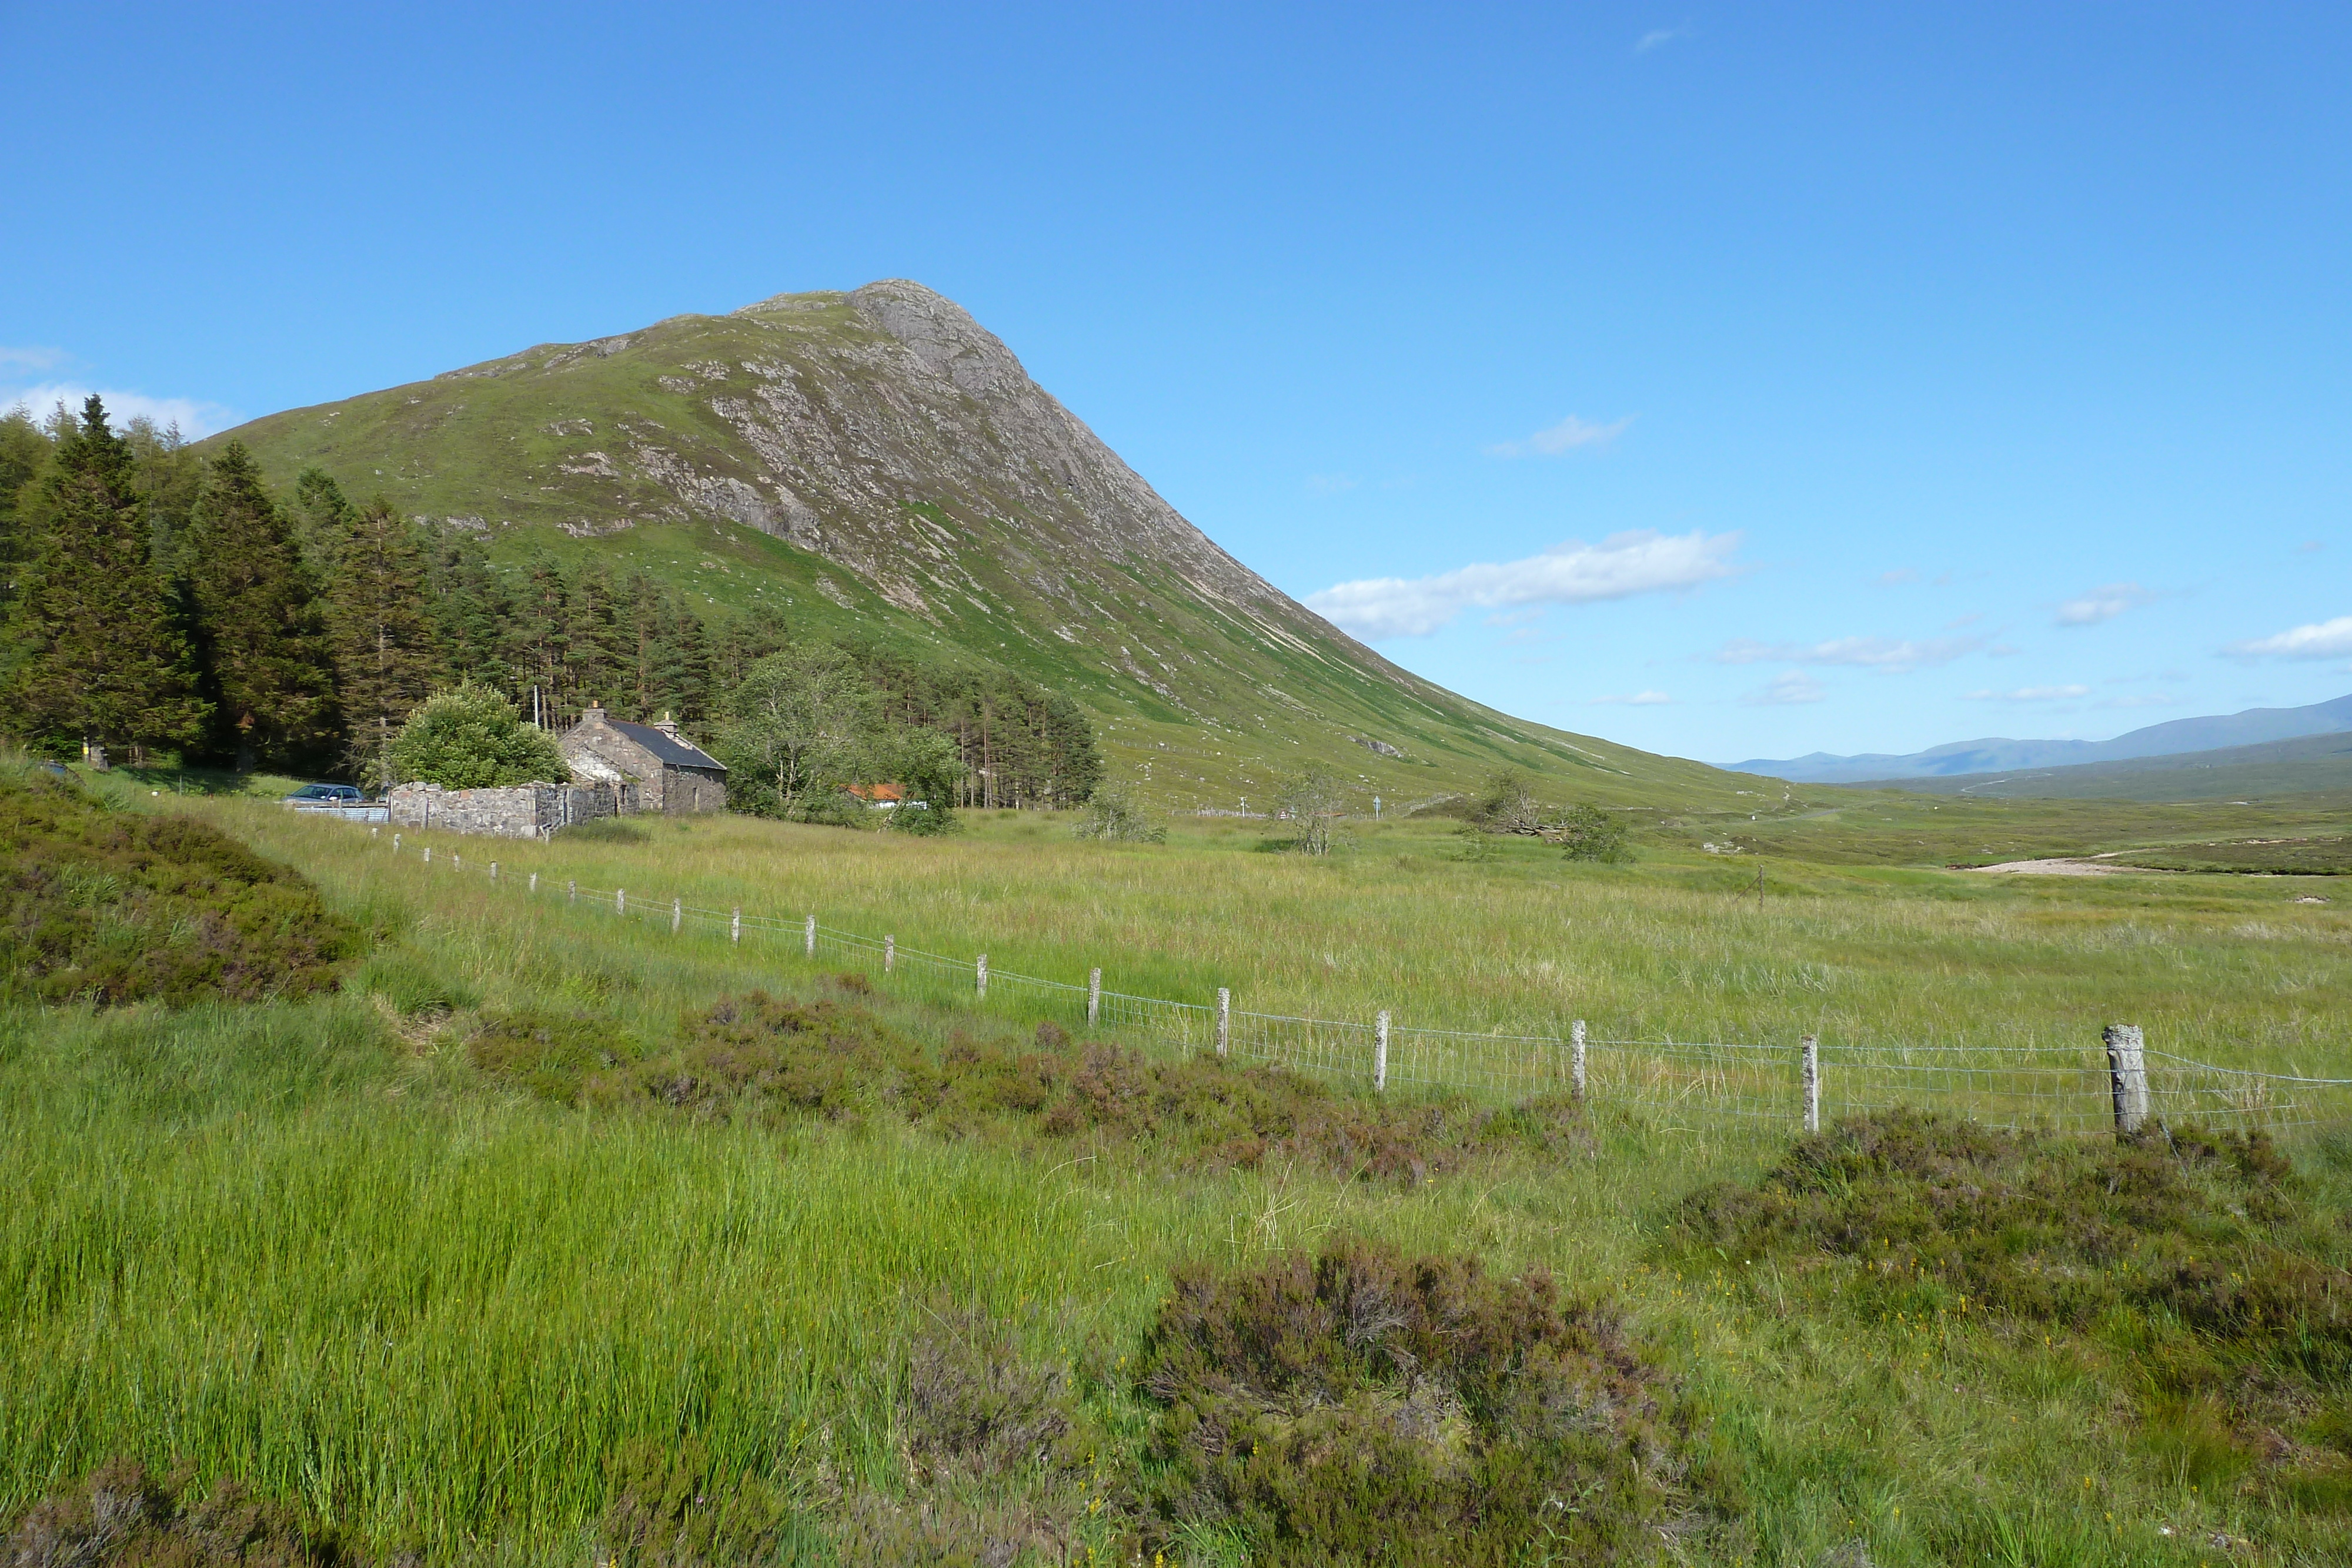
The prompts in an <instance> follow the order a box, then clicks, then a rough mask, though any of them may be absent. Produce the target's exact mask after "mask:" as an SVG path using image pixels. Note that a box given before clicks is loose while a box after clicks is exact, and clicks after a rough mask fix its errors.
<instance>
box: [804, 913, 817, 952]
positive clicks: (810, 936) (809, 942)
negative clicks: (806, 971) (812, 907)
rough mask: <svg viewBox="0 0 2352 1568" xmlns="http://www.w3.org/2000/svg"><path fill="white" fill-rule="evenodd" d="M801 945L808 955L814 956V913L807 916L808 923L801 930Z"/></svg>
mask: <svg viewBox="0 0 2352 1568" xmlns="http://www.w3.org/2000/svg"><path fill="white" fill-rule="evenodd" d="M802 946H803V949H804V950H805V951H806V952H807V954H808V956H810V957H812V958H814V957H815V956H816V916H815V915H810V916H809V917H808V925H807V926H806V927H804V928H803V933H802Z"/></svg>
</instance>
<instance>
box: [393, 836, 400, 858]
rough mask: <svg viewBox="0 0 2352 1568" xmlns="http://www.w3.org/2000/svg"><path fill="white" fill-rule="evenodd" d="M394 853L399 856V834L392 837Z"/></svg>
mask: <svg viewBox="0 0 2352 1568" xmlns="http://www.w3.org/2000/svg"><path fill="white" fill-rule="evenodd" d="M392 852H393V853H394V854H398V853H399V852H400V835H399V834H398V833H394V834H393V835H392Z"/></svg>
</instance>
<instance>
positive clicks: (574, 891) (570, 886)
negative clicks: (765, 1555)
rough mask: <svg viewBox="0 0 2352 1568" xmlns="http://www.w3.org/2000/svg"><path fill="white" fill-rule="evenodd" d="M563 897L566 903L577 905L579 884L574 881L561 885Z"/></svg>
mask: <svg viewBox="0 0 2352 1568" xmlns="http://www.w3.org/2000/svg"><path fill="white" fill-rule="evenodd" d="M563 897H564V900H565V902H567V903H571V904H577V903H579V902H580V883H579V882H578V881H577V880H576V879H575V880H573V881H571V882H567V883H564V884H563Z"/></svg>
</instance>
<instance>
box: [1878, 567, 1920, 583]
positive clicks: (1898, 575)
mask: <svg viewBox="0 0 2352 1568" xmlns="http://www.w3.org/2000/svg"><path fill="white" fill-rule="evenodd" d="M1918 580H1919V574H1918V573H1917V572H1916V571H1914V570H1911V568H1909V567H1907V566H1898V567H1896V568H1895V570H1893V571H1882V572H1880V573H1879V574H1878V586H1879V587H1881V588H1895V587H1899V586H1901V585H1902V584H1904V583H1906V582H1916V581H1918Z"/></svg>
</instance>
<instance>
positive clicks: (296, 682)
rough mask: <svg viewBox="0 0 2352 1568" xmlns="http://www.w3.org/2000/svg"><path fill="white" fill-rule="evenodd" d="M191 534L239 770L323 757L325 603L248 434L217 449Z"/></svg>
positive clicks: (223, 719)
mask: <svg viewBox="0 0 2352 1568" xmlns="http://www.w3.org/2000/svg"><path fill="white" fill-rule="evenodd" d="M189 542H190V551H189V554H190V559H189V570H188V580H189V585H190V588H191V590H192V591H193V597H194V602H195V609H196V618H197V619H196V624H197V630H198V641H199V645H200V651H201V652H202V653H203V655H204V659H205V674H206V676H207V677H208V679H209V680H210V682H211V683H212V686H213V691H214V695H215V701H216V703H217V704H218V705H219V706H218V710H217V713H216V715H215V717H216V719H217V721H218V723H219V727H220V731H221V737H222V739H223V740H224V741H225V742H226V743H227V744H229V745H233V746H234V747H235V749H236V766H237V770H238V771H239V772H246V771H249V770H250V769H251V768H253V767H254V766H255V765H256V764H257V763H259V762H265V761H266V762H271V763H276V764H281V765H283V764H289V763H293V762H297V761H300V760H304V759H307V758H311V757H314V756H315V755H316V754H317V752H318V751H319V750H320V747H321V746H322V745H323V744H324V743H325V742H326V740H327V739H328V737H330V735H331V733H332V720H333V656H332V653H331V651H330V647H329V642H328V636H327V625H326V615H325V606H324V605H323V604H322V603H321V602H320V599H319V590H318V583H317V581H316V580H314V579H313V578H312V577H311V575H310V569H309V568H307V567H305V566H304V565H303V564H302V556H301V551H300V549H299V547H298V546H297V545H296V543H295V541H294V530H293V528H292V527H291V526H290V525H289V523H288V522H287V520H286V517H285V514H284V513H282V512H280V511H279V510H278V507H277V505H276V503H275V502H273V501H272V500H271V499H270V497H269V492H268V490H267V489H266V488H265V487H264V486H263V485H262V482H261V471H260V469H258V468H257V467H256V466H255V465H254V462H253V457H252V455H251V454H250V453H248V452H247V451H246V449H245V447H244V445H243V444H241V443H238V442H235V441H232V442H230V443H229V444H227V445H226V447H224V448H223V449H222V450H221V454H220V455H219V456H217V457H215V458H214V459H213V462H212V472H211V474H210V475H209V476H206V479H205V490H204V494H203V496H202V497H199V499H198V501H197V503H196V518H195V523H194V527H193V528H191V530H190V540H189Z"/></svg>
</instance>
